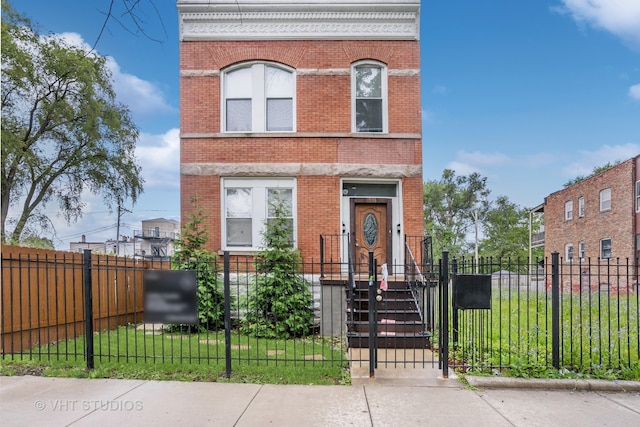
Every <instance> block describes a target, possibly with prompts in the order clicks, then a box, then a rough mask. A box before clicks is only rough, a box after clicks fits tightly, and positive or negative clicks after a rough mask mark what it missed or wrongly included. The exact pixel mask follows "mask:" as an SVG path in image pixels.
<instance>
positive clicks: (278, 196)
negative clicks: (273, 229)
mask: <svg viewBox="0 0 640 427" xmlns="http://www.w3.org/2000/svg"><path fill="white" fill-rule="evenodd" d="M267 198H268V200H267V204H268V205H269V212H268V215H267V216H269V217H270V218H273V217H275V215H276V213H275V207H276V206H277V205H278V203H281V204H282V210H283V216H284V217H293V190H292V189H291V188H270V189H269V192H268V195H267Z"/></svg>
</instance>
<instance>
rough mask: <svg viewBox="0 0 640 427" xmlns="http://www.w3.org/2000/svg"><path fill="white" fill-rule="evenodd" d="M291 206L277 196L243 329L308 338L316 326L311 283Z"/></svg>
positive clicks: (257, 334)
mask: <svg viewBox="0 0 640 427" xmlns="http://www.w3.org/2000/svg"><path fill="white" fill-rule="evenodd" d="M290 209H291V207H290V206H288V205H287V204H286V203H285V202H284V201H282V200H281V199H280V198H278V197H276V201H275V203H274V204H272V205H271V206H270V216H271V218H270V220H269V221H268V222H266V223H265V231H264V232H263V239H264V243H265V249H264V250H262V251H261V252H260V253H259V255H258V257H257V260H256V271H257V274H256V276H255V283H254V286H253V288H252V291H251V293H250V294H249V296H248V299H247V305H246V306H247V314H246V316H245V319H244V321H243V323H242V326H241V329H242V331H243V332H244V333H247V334H250V335H253V336H255V337H260V338H278V339H284V338H290V337H304V336H307V335H309V334H310V333H311V331H312V326H313V298H312V295H311V291H310V290H309V282H308V281H307V280H305V279H304V277H303V276H302V275H301V274H300V273H299V271H298V268H299V266H300V261H301V258H300V253H299V252H298V251H297V250H295V249H293V247H292V246H293V242H292V241H291V236H292V235H293V230H292V227H293V224H292V222H291V220H290V217H291V215H290Z"/></svg>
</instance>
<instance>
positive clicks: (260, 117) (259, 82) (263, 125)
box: [220, 61, 296, 133]
mask: <svg viewBox="0 0 640 427" xmlns="http://www.w3.org/2000/svg"><path fill="white" fill-rule="evenodd" d="M267 67H273V68H278V69H280V70H283V71H286V72H288V73H291V79H292V88H291V90H292V92H293V93H292V105H291V108H292V112H291V115H292V117H291V120H292V128H291V130H275V131H270V130H267V99H268V98H267V94H266V89H265V80H266V79H265V76H266V69H267ZM243 68H250V69H251V81H252V87H253V90H252V95H251V98H250V99H251V129H250V130H239V131H228V130H227V102H226V101H227V93H226V91H227V76H228V75H229V73H232V72H234V71H238V70H240V69H243ZM220 75H221V85H220V88H221V89H220V98H221V99H220V111H221V114H220V121H221V122H220V129H221V132H222V133H280V132H284V133H290V132H296V73H295V70H294V69H293V68H290V67H286V66H284V65H282V64H278V63H273V62H257V61H251V62H244V63H242V64H238V65H235V66H233V67H231V68H229V69H226V70H224V72H222V73H221V74H220Z"/></svg>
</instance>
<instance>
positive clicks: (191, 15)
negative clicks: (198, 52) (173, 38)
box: [178, 0, 420, 41]
mask: <svg viewBox="0 0 640 427" xmlns="http://www.w3.org/2000/svg"><path fill="white" fill-rule="evenodd" d="M419 11H420V2H419V1H415V0H407V1H403V2H398V1H389V0H387V1H383V2H381V1H375V0H370V1H366V2H365V1H349V2H347V3H344V2H342V3H341V2H338V1H327V2H301V1H289V2H287V1H279V2H274V1H263V2H255V1H254V2H252V1H238V2H235V3H233V2H229V1H209V2H201V1H197V0H184V1H178V15H179V19H180V40H183V41H189V40H304V39H307V40H310V39H314V40H418V39H419V36H420V28H419V27H420V25H419Z"/></svg>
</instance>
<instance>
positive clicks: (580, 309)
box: [450, 290, 640, 380]
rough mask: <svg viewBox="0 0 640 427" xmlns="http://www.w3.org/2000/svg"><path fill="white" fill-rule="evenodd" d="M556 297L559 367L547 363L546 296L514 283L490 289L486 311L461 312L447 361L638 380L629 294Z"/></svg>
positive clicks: (513, 371) (634, 313)
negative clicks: (515, 286)
mask: <svg viewBox="0 0 640 427" xmlns="http://www.w3.org/2000/svg"><path fill="white" fill-rule="evenodd" d="M494 294H495V292H494ZM560 303H561V306H560V307H561V308H560V309H561V314H560V334H561V345H560V366H561V369H560V370H557V369H553V368H551V366H552V365H553V363H552V360H551V358H552V325H551V297H550V295H546V294H545V293H544V292H541V293H535V292H518V291H517V290H516V291H513V292H508V291H507V292H504V291H503V292H501V293H499V294H498V295H494V296H493V298H492V306H491V307H492V309H491V310H466V311H460V323H459V325H460V326H459V329H458V331H459V343H458V345H457V346H456V345H455V344H454V343H453V342H452V341H451V339H450V343H451V346H452V351H451V352H450V353H451V355H452V357H453V365H454V366H455V367H456V368H458V369H460V370H464V371H473V372H474V373H486V374H500V375H507V376H517V377H531V378H601V379H631V380H640V361H639V360H640V358H639V352H640V338H639V325H640V317H639V314H638V307H639V304H638V298H637V297H636V295H628V296H627V295H620V296H617V295H609V294H606V293H605V294H600V293H597V292H596V293H584V294H568V293H565V294H562V297H561V302H560ZM450 322H451V321H450ZM450 324H451V323H450Z"/></svg>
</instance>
